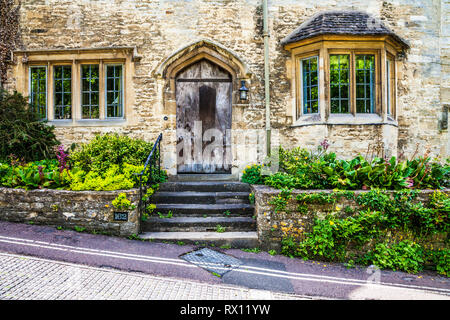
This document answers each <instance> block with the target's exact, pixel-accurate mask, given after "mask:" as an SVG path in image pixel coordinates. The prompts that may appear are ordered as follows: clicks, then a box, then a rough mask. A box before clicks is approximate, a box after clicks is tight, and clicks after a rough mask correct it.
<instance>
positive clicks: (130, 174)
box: [70, 163, 144, 191]
mask: <svg viewBox="0 0 450 320" xmlns="http://www.w3.org/2000/svg"><path fill="white" fill-rule="evenodd" d="M143 168H144V166H143V165H140V166H135V165H131V164H128V163H123V164H122V169H121V168H120V166H119V165H111V166H110V167H109V168H108V169H106V170H105V171H104V172H98V171H94V170H93V171H89V172H86V171H84V170H82V169H80V168H79V167H75V168H73V169H72V170H71V173H72V178H71V180H70V189H71V190H77V191H78V190H97V191H101V190H104V191H107V190H127V189H132V188H133V187H135V186H137V184H138V176H137V175H136V174H137V173H140V172H141V171H142V169H143Z"/></svg>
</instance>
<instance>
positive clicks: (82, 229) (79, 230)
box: [74, 226, 86, 232]
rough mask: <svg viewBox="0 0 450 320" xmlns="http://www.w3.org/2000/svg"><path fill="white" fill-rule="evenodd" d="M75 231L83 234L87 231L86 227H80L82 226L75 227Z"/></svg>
mask: <svg viewBox="0 0 450 320" xmlns="http://www.w3.org/2000/svg"><path fill="white" fill-rule="evenodd" d="M74 229H75V231H76V232H83V231H85V230H86V228H85V227H80V226H75V227H74Z"/></svg>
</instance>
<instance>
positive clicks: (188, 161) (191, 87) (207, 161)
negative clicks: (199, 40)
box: [175, 59, 233, 174]
mask: <svg viewBox="0 0 450 320" xmlns="http://www.w3.org/2000/svg"><path fill="white" fill-rule="evenodd" d="M232 81H233V78H232V75H231V74H230V73H229V72H228V71H227V70H225V69H223V68H222V67H220V66H219V65H217V64H215V63H213V62H211V61H209V60H207V59H201V60H198V61H196V62H194V63H192V64H191V65H189V66H187V67H185V68H184V69H182V70H181V71H179V72H178V73H177V75H176V77H175V100H176V123H177V172H178V173H208V174H214V173H222V174H227V173H231V112H232V111H231V110H232Z"/></svg>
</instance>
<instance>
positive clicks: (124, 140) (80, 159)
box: [71, 134, 153, 173]
mask: <svg viewBox="0 0 450 320" xmlns="http://www.w3.org/2000/svg"><path fill="white" fill-rule="evenodd" d="M152 147H153V144H152V143H149V142H146V141H144V140H140V139H132V138H130V137H128V136H121V135H118V134H104V135H96V136H95V138H94V139H92V140H91V141H90V142H89V143H86V144H82V145H79V146H77V148H76V149H75V151H74V152H73V153H72V154H71V163H72V164H73V165H74V166H75V167H79V168H80V169H81V170H83V171H85V172H91V171H93V172H96V173H102V172H106V171H107V170H108V169H109V168H111V167H113V166H118V168H119V170H122V169H123V166H124V164H127V165H131V166H134V167H137V166H138V167H140V166H143V164H144V163H145V161H146V159H147V157H148V155H149V154H150V151H151V150H152ZM142 168H143V167H142ZM141 170H142V169H141Z"/></svg>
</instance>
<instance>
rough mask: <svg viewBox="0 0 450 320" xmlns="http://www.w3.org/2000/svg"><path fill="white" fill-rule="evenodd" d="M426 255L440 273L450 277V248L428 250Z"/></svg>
mask: <svg viewBox="0 0 450 320" xmlns="http://www.w3.org/2000/svg"><path fill="white" fill-rule="evenodd" d="M426 257H427V261H429V263H430V264H432V265H433V266H435V270H436V271H437V272H438V273H439V274H442V275H444V276H447V277H450V249H448V248H444V249H442V248H440V249H435V250H427V251H426Z"/></svg>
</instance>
